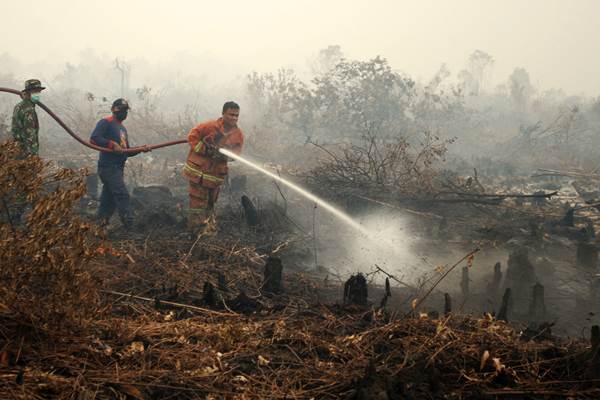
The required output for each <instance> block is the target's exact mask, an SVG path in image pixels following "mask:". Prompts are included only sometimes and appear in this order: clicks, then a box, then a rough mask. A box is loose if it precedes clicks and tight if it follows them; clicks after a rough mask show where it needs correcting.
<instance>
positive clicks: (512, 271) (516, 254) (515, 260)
mask: <svg viewBox="0 0 600 400" xmlns="http://www.w3.org/2000/svg"><path fill="white" fill-rule="evenodd" d="M505 276H506V277H505V279H504V287H505V288H511V301H513V300H514V301H513V304H514V308H515V311H518V312H519V313H520V314H521V313H522V314H527V311H528V306H529V301H528V300H529V299H530V298H531V287H532V286H533V285H535V284H536V282H538V279H537V277H536V273H535V268H534V266H533V264H532V263H531V261H530V260H529V255H528V251H527V249H526V248H518V249H515V250H514V251H512V252H511V253H510V254H509V256H508V261H507V267H506V274H505Z"/></svg>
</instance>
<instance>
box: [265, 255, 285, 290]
mask: <svg viewBox="0 0 600 400" xmlns="http://www.w3.org/2000/svg"><path fill="white" fill-rule="evenodd" d="M282 272H283V265H282V264H281V259H280V258H277V257H269V258H268V259H267V262H266V263H265V270H264V280H263V285H262V288H263V290H264V291H265V292H267V293H281V291H282V286H283V285H282V279H281V277H282Z"/></svg>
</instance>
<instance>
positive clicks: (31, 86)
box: [23, 79, 46, 92]
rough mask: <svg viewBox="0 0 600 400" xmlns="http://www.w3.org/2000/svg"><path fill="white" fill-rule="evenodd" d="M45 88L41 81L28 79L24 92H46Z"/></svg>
mask: <svg viewBox="0 0 600 400" xmlns="http://www.w3.org/2000/svg"><path fill="white" fill-rule="evenodd" d="M44 89H46V88H45V87H43V86H42V82H40V80H39V79H28V80H26V81H25V89H23V91H24V92H33V91H34V90H44Z"/></svg>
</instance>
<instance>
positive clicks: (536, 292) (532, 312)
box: [529, 283, 546, 323]
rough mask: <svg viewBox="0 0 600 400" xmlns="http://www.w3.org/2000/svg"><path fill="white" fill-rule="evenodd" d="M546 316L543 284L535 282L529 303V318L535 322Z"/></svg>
mask: <svg viewBox="0 0 600 400" xmlns="http://www.w3.org/2000/svg"><path fill="white" fill-rule="evenodd" d="M545 318H546V304H545V303H544V286H543V285H541V284H540V283H536V284H535V285H534V286H533V296H532V298H531V304H530V305H529V320H530V321H531V322H534V323H537V322H540V321H543V320H544V319H545Z"/></svg>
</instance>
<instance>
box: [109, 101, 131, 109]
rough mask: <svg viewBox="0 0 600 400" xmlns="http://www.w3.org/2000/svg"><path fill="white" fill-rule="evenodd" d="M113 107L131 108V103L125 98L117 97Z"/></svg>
mask: <svg viewBox="0 0 600 400" xmlns="http://www.w3.org/2000/svg"><path fill="white" fill-rule="evenodd" d="M112 108H118V109H119V110H129V108H130V107H129V103H128V102H127V100H125V99H116V100H115V101H113V103H112Z"/></svg>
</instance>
